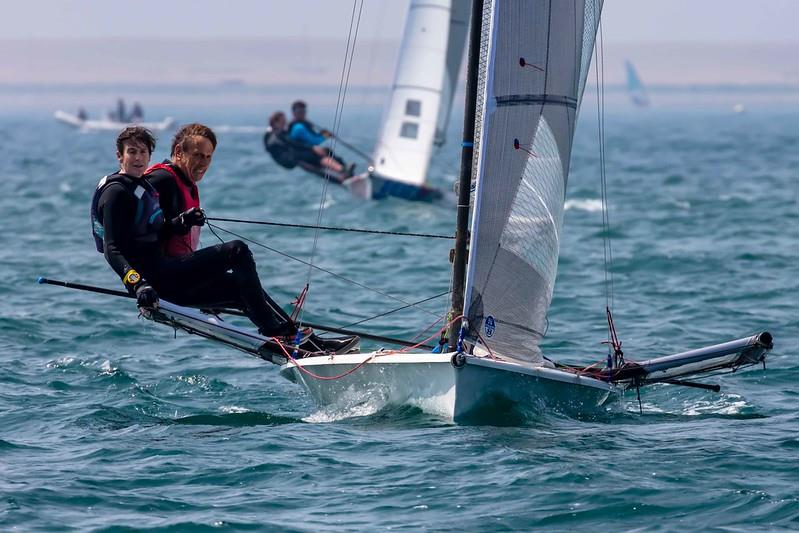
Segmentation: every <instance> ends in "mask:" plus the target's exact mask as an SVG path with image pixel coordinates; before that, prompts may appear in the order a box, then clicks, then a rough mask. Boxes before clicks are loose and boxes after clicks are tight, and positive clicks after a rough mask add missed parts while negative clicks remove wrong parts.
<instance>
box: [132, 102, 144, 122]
mask: <svg viewBox="0 0 799 533" xmlns="http://www.w3.org/2000/svg"><path fill="white" fill-rule="evenodd" d="M142 120H144V109H142V107H141V104H140V103H139V102H133V107H132V108H131V110H130V122H141V121H142Z"/></svg>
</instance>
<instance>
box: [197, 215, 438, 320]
mask: <svg viewBox="0 0 799 533" xmlns="http://www.w3.org/2000/svg"><path fill="white" fill-rule="evenodd" d="M207 226H208V228H209V229H210V230H211V233H213V234H214V236H215V237H216V238H217V239H219V241H220V242H224V240H223V239H222V238H221V237H220V236H219V235H218V234H217V233H216V231H214V229H217V230H219V231H224V232H225V233H227V234H229V235H233V236H234V237H236V238H238V239H241V240H243V241H246V242H249V243H251V244H253V245H255V246H259V247H261V248H264V249H266V250H269V251H270V252H273V253H276V254H278V255H281V256H283V257H285V258H286V259H291V260H292V261H297V262H298V263H302V264H303V265H306V266H308V268H310V269H314V270H319V271H322V272H324V273H325V274H329V275H331V276H333V277H334V278H336V279H340V280H341V281H344V282H346V283H350V284H352V285H355V286H356V287H360V288H362V289H366V290H369V291H372V292H374V293H376V294H379V295H381V296H383V297H385V298H388V299H391V300H395V301H397V302H400V303H402V304H405V306H406V307H413V308H415V309H418V310H419V311H422V312H423V313H427V314H428V315H431V316H434V317H438V314H437V313H434V312H432V311H429V310H427V309H425V308H423V307H418V305H417V303H413V302H408V301H406V300H403V299H402V298H400V297H399V296H394V295H392V294H389V293H387V292H384V291H381V290H380V289H375V288H374V287H370V286H368V285H365V284H363V283H360V282H358V281H355V280H354V279H350V278H348V277H346V276H342V275H341V274H337V273H335V272H333V271H331V270H327V269H325V268H322V267H320V266H316V265H314V264H313V263H311V262H309V261H305V260H303V259H300V258H299V257H295V256H293V255H290V254H287V253H286V252H282V251H280V250H278V249H276V248H272V247H271V246H267V245H266V244H263V243H260V242H258V241H255V240H253V239H250V238H248V237H245V236H244V235H240V234H238V233H236V232H234V231H230V230H229V229H225V228H223V227H221V226H217V225H216V224H211V223H210V222H209V223H207ZM425 301H426V300H425Z"/></svg>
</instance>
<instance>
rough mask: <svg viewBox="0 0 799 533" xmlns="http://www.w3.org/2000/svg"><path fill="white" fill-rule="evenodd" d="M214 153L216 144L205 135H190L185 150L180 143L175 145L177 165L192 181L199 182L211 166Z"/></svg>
mask: <svg viewBox="0 0 799 533" xmlns="http://www.w3.org/2000/svg"><path fill="white" fill-rule="evenodd" d="M213 155H214V145H213V144H211V141H209V140H208V139H206V138H205V137H200V136H199V135H195V136H193V137H189V139H188V141H187V142H186V150H185V151H184V150H183V148H182V147H181V146H180V145H177V146H176V147H175V160H174V161H173V162H174V163H175V166H177V167H178V168H179V169H180V170H182V171H183V173H184V174H185V175H186V177H188V178H189V179H190V180H191V181H193V182H195V183H197V182H198V181H200V180H201V179H203V176H205V171H207V170H208V167H210V166H211V158H212V157H213Z"/></svg>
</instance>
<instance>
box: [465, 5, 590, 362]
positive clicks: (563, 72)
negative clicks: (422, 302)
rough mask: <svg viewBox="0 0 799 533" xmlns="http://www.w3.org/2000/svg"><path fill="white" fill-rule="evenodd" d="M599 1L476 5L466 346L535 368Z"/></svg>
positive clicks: (537, 360)
mask: <svg viewBox="0 0 799 533" xmlns="http://www.w3.org/2000/svg"><path fill="white" fill-rule="evenodd" d="M601 10H602V0H574V1H572V2H563V1H559V0H495V1H493V2H490V1H489V2H486V3H485V4H484V18H483V39H482V41H483V43H484V44H483V49H482V57H481V65H480V70H481V76H480V78H481V81H483V83H481V84H480V89H479V92H478V95H477V98H478V104H477V109H478V110H479V114H478V117H477V121H478V124H480V128H478V131H479V133H478V136H477V138H476V143H475V144H476V146H477V150H478V161H477V180H476V181H477V185H476V187H477V188H476V192H475V207H474V214H473V217H472V227H471V242H470V250H469V263H468V264H469V269H468V273H467V278H466V298H465V301H466V307H465V310H464V315H465V316H466V317H467V320H468V327H469V330H468V332H467V338H468V340H470V341H471V342H472V343H479V344H484V345H485V346H487V347H488V348H489V349H490V350H491V351H492V352H493V353H495V354H498V355H501V356H502V357H504V358H511V359H515V360H520V361H523V362H531V363H536V362H540V361H541V360H542V356H541V352H540V349H539V347H538V341H539V340H540V339H541V338H542V337H543V335H544V330H545V323H546V314H547V310H548V309H549V305H550V302H551V300H552V290H553V288H554V284H555V276H556V272H557V263H558V253H559V248H560V233H561V227H562V223H563V204H564V201H565V193H566V183H567V181H568V175H569V159H570V156H571V145H572V138H573V134H574V127H575V123H576V121H577V113H578V109H579V105H580V100H581V98H582V93H583V88H584V86H585V80H586V75H587V72H588V68H589V65H590V62H591V55H592V53H593V48H594V39H595V36H596V31H597V27H598V24H599V17H600V12H601Z"/></svg>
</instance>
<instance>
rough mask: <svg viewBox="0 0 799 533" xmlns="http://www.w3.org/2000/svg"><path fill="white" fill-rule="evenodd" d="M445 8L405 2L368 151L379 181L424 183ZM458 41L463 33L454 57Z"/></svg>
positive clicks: (438, 96) (442, 2) (441, 72)
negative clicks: (386, 93) (390, 77)
mask: <svg viewBox="0 0 799 533" xmlns="http://www.w3.org/2000/svg"><path fill="white" fill-rule="evenodd" d="M454 1H455V3H456V4H458V3H459V2H461V1H462V0H454ZM451 4H452V2H451V1H450V0H412V2H411V5H410V8H409V11H408V18H407V20H406V22H405V33H404V35H403V37H402V44H401V46H400V54H399V59H398V62H397V71H396V76H395V79H394V86H393V87H392V90H391V97H390V99H389V104H388V106H387V107H386V112H385V114H384V117H383V125H382V129H381V132H380V139H379V141H378V143H377V145H376V147H375V151H374V158H373V161H374V166H375V171H376V172H377V174H379V175H381V176H383V177H385V178H388V179H391V180H394V181H399V182H402V183H409V184H412V185H422V184H424V182H425V177H426V176H427V169H428V166H429V164H430V156H431V153H432V150H433V142H434V140H435V138H436V128H437V124H438V123H439V108H440V106H441V105H442V87H443V86H444V80H445V76H447V74H446V71H447V68H446V65H447V59H448V58H447V56H448V46H449V45H450V39H449V25H450V14H451ZM467 16H468V10H467ZM464 39H465V34H464V35H461V36H460V40H461V43H460V56H462V55H463V41H464ZM452 46H453V47H454V46H455V45H454V43H452ZM453 53H454V52H453ZM458 64H460V60H459V61H458ZM456 76H457V74H456ZM449 91H450V92H451V89H450V90H449ZM447 98H451V96H450V95H449V94H448V95H447ZM447 105H448V104H447ZM442 120H444V121H446V117H443V119H442Z"/></svg>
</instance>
